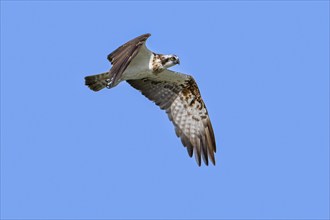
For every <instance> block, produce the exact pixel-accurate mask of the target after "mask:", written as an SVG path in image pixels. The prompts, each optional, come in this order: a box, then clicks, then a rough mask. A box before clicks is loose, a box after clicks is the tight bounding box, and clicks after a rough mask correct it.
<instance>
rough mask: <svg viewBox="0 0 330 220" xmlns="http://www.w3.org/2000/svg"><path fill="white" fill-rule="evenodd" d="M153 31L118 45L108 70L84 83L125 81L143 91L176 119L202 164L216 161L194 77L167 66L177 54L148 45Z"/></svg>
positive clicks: (95, 88) (97, 84)
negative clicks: (147, 41) (161, 52)
mask: <svg viewBox="0 0 330 220" xmlns="http://www.w3.org/2000/svg"><path fill="white" fill-rule="evenodd" d="M148 37H150V34H143V35H141V36H139V37H137V38H134V39H133V40H130V41H128V42H127V43H125V44H124V45H122V46H120V47H119V48H117V49H116V50H115V51H113V52H112V53H110V54H109V55H108V60H109V61H110V62H111V64H112V68H111V69H110V70H109V71H108V72H105V73H101V74H98V75H93V76H87V77H85V84H86V85H87V86H88V87H89V88H90V89H91V90H93V91H99V90H101V89H103V88H108V89H110V88H113V87H115V86H116V85H118V84H119V83H120V82H122V81H126V82H128V83H129V84H130V85H131V86H132V87H134V88H135V89H137V90H139V91H141V92H142V94H143V95H144V96H146V97H147V98H148V99H150V100H151V101H153V102H155V103H156V105H158V106H159V107H160V108H161V109H163V110H165V111H166V113H167V115H168V117H169V119H170V120H171V121H172V122H173V124H174V127H175V132H176V135H177V136H178V137H180V138H181V142H182V144H183V145H184V146H185V147H186V148H187V151H188V154H189V156H190V157H192V155H193V154H194V155H195V158H196V162H197V164H198V165H199V166H200V165H201V158H203V161H204V163H205V164H206V165H208V162H209V159H210V160H211V161H212V163H213V164H214V165H215V158H214V153H215V152H216V144H215V137H214V132H213V128H212V125H211V121H210V118H209V115H208V112H207V110H206V107H205V104H204V101H203V99H202V97H201V95H200V92H199V89H198V86H197V84H196V82H195V80H194V78H193V77H192V76H190V75H186V74H182V73H178V72H174V71H171V70H168V68H169V67H171V66H174V65H176V64H180V60H179V58H178V57H177V56H176V55H173V54H170V55H164V54H156V53H154V52H152V51H150V50H149V49H148V48H147V47H146V45H145V44H146V40H147V39H148Z"/></svg>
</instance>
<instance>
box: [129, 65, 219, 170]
mask: <svg viewBox="0 0 330 220" xmlns="http://www.w3.org/2000/svg"><path fill="white" fill-rule="evenodd" d="M127 82H128V83H129V84H130V85H131V86H133V87H134V88H135V89H137V90H140V91H141V92H142V94H143V95H144V96H146V97H147V98H148V99H150V100H151V101H153V102H155V103H156V104H157V105H158V106H159V107H160V108H161V109H163V110H166V113H167V114H168V117H169V119H170V120H171V121H172V122H173V124H174V126H175V132H176V135H177V136H178V137H180V138H181V141H182V144H183V145H184V146H185V147H186V148H187V151H188V154H189V156H190V157H192V155H193V154H195V158H196V162H197V164H198V165H199V166H200V165H201V158H203V161H204V163H205V164H206V165H208V160H209V159H210V160H211V161H212V163H213V164H214V165H215V158H214V153H215V152H216V144H215V137H214V133H213V128H212V125H211V121H210V118H209V115H208V112H207V109H206V107H205V104H204V101H203V99H202V97H201V95H200V92H199V89H198V87H197V84H196V82H195V80H194V79H193V77H192V76H189V75H185V74H180V73H177V72H173V71H170V70H164V71H163V72H161V73H160V74H159V75H158V76H157V77H153V78H144V79H139V80H127Z"/></svg>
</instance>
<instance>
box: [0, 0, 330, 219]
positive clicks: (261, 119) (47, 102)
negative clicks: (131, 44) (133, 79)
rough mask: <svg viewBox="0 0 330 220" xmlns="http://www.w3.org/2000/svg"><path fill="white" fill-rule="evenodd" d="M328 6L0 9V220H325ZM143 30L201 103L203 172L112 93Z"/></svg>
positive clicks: (129, 101) (138, 98)
mask: <svg viewBox="0 0 330 220" xmlns="http://www.w3.org/2000/svg"><path fill="white" fill-rule="evenodd" d="M328 9H329V2H327V1H289V2H286V1H278V2H276V1H270V2H266V1H265V2H263V1H249V2H244V1H234V2H229V1H219V2H215V1H209V2H185V1H181V2H166V1H164V2H149V1H148V2H105V1H97V2H92V1H70V2H64V1H53V2H40V1H33V2H32V1H31V2H28V1H14V2H13V1H2V2H1V218H3V219H10V218H20V219H24V218H33V219H38V218H39V219H46V218H56V219H60V218H66V219H68V218H76V219H83V218H92V219H96V218H103V219H111V218H186V219H187V218H188V219H190V218H213V219H233V218H236V219H248V218H249V219H251V218H252V219H266V218H272V219H274V218H275V219H290V218H296V219H302V218H305V219H306V218H309V219H327V218H329V114H328V113H329V11H328ZM148 32H149V33H151V34H152V36H151V37H150V38H149V40H148V42H147V45H148V47H149V48H150V49H151V50H153V51H155V52H159V53H165V54H166V53H174V54H177V55H178V56H179V57H180V60H181V65H180V66H175V67H173V68H172V69H173V70H176V71H181V72H184V73H189V74H192V75H193V76H194V78H195V79H196V81H197V82H198V84H199V87H200V90H201V93H202V96H203V98H204V101H205V102H206V105H207V108H208V111H209V114H210V117H211V120H212V123H213V127H214V131H215V135H216V140H217V147H218V152H217V154H216V160H217V165H216V166H215V167H214V166H209V167H206V166H202V167H198V166H197V165H196V163H195V161H194V159H191V158H189V157H188V155H187V153H186V150H185V148H184V147H183V146H182V145H181V142H180V140H179V139H178V138H177V137H176V135H175V133H174V128H173V127H172V124H171V123H170V122H169V121H168V118H167V116H166V114H165V113H164V112H162V111H160V110H159V108H158V107H157V106H155V105H154V104H153V103H151V102H149V101H148V100H147V99H146V98H145V97H143V96H142V95H140V93H139V92H138V91H136V90H134V89H133V88H131V87H130V86H129V85H128V84H127V83H122V84H120V85H119V86H117V87H115V88H114V89H111V90H103V91H101V92H98V93H94V92H92V91H90V90H89V89H88V88H87V87H86V86H85V85H84V80H83V78H84V77H85V76H86V75H91V74H96V73H100V72H104V71H107V70H108V69H109V68H110V64H109V62H108V61H107V59H106V57H107V55H108V54H109V53H110V52H111V51H112V50H114V49H116V48H117V47H118V46H120V45H121V44H122V43H125V42H126V41H128V40H130V39H132V38H134V37H136V36H138V35H140V34H143V33H148Z"/></svg>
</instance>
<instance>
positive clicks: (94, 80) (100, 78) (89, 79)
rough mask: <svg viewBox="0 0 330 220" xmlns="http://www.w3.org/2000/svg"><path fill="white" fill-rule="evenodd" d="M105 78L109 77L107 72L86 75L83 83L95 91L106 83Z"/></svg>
mask: <svg viewBox="0 0 330 220" xmlns="http://www.w3.org/2000/svg"><path fill="white" fill-rule="evenodd" d="M107 79H109V73H108V72H106V73H101V74H98V75H93V76H86V77H85V85H86V86H88V87H89V88H90V89H91V90H93V91H95V92H97V91H100V90H101V89H103V88H105V87H106V86H107V85H108V82H107Z"/></svg>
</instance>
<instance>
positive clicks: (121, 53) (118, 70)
mask: <svg viewBox="0 0 330 220" xmlns="http://www.w3.org/2000/svg"><path fill="white" fill-rule="evenodd" d="M150 36H151V34H143V35H141V36H139V37H136V38H134V39H133V40H130V41H128V42H127V43H125V44H124V45H122V46H120V47H118V48H117V49H116V50H115V51H113V52H112V53H110V54H109V55H108V60H109V61H110V62H111V64H112V68H111V70H110V71H109V76H110V87H113V86H115V85H117V83H118V81H119V80H120V79H121V76H122V74H123V72H124V71H125V69H126V68H127V67H128V65H129V64H130V63H131V61H132V59H133V58H134V57H135V56H136V55H137V54H138V52H139V49H140V48H141V46H142V45H143V44H144V43H145V41H146V40H147V39H148V37H150Z"/></svg>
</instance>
